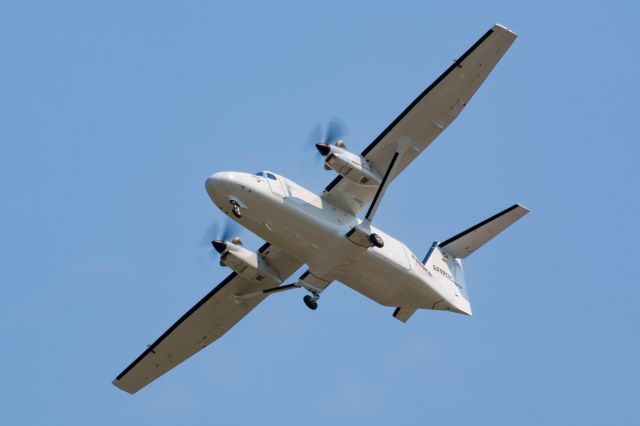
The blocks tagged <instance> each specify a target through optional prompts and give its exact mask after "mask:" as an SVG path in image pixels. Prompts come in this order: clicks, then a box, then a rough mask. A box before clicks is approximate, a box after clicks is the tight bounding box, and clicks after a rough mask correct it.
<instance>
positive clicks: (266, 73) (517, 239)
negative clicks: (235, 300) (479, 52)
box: [0, 1, 640, 425]
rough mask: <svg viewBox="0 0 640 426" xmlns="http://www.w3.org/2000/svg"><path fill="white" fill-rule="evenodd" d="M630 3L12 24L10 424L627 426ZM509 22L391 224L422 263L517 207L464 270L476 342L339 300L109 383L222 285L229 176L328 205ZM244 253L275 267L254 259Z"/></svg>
mask: <svg viewBox="0 0 640 426" xmlns="http://www.w3.org/2000/svg"><path fill="white" fill-rule="evenodd" d="M639 18H640V13H639V12H638V7H637V6H636V5H635V2H632V1H629V2H621V1H609V2H589V1H586V2H556V1H551V2H544V1H538V2H514V1H503V2H500V1H484V2H462V3H461V2H449V3H446V2H445V3H443V2H437V3H428V2H372V1H366V2H359V3H355V2H354V3H348V4H345V3H343V2H330V1H325V2H315V3H309V4H301V2H290V3H280V2H278V3H271V2H229V3H222V2H221V3H216V2H205V1H193V2H171V1H165V2H161V1H139V2H114V1H110V2H93V3H90V2H83V1H78V2H62V1H60V2H30V1H20V2H8V1H5V2H2V3H0V58H1V59H0V60H1V62H0V64H1V65H0V117H1V124H0V144H1V151H0V191H1V192H0V196H1V200H2V208H1V210H0V236H1V238H0V283H1V286H2V287H1V289H2V295H1V296H0V339H1V342H2V351H1V353H0V361H1V362H0V372H1V377H2V386H1V387H0V423H2V424H7V425H9V424H12V425H21V424H65V425H85V424H95V425H116V424H118V425H119V424H141V425H165V424H167V425H175V424H194V423H198V424H247V425H250V424H258V423H260V424H309V425H326V424H347V423H348V424H367V425H377V424H379V425H388V424H444V425H449V424H450V425H457V424H472V423H473V424H492V425H495V424H501V425H511V424H519V425H539V424H562V423H567V424H584V425H602V424H614V423H619V422H620V423H621V422H625V423H626V424H634V423H635V424H637V423H638V422H640V417H639V415H638V408H637V407H638V403H639V402H640V401H639V400H638V395H640V390H639V388H638V380H639V379H640V377H639V369H638V365H637V363H638V358H639V356H640V353H639V352H640V350H639V343H638V336H639V335H640V327H639V326H640V322H639V320H638V316H637V314H636V311H637V300H638V297H639V296H640V290H639V286H638V284H639V283H638V279H637V274H636V265H637V261H636V255H635V252H636V250H637V244H638V237H639V232H638V224H637V223H638V222H637V218H638V216H639V214H640V203H639V202H638V185H639V184H640V179H639V176H640V174H639V172H638V170H637V168H636V167H637V166H636V163H637V158H638V156H639V154H640V149H639V148H638V146H639V137H638V136H639V135H638V107H637V104H636V102H637V99H638V95H639V94H640V93H639V90H638V75H640V66H639V63H640V62H639V59H638V41H639V40H638V39H639V37H638V34H637V29H636V27H637V23H638V20H639ZM494 22H500V23H502V24H504V25H507V26H509V27H510V28H512V29H513V30H514V31H515V32H516V33H518V34H519V38H518V39H517V40H516V42H515V43H514V45H513V46H512V48H511V49H510V50H509V52H508V53H507V54H506V55H505V57H504V58H503V60H502V61H501V62H500V63H499V64H498V66H497V68H496V69H495V71H494V73H493V74H492V75H491V76H490V77H489V79H488V80H487V81H486V83H485V84H484V85H483V86H482V87H481V89H480V90H479V92H478V93H477V94H476V96H475V97H474V98H473V100H472V101H471V102H470V103H469V105H468V107H467V108H466V109H465V111H464V112H463V113H462V114H461V116H460V117H459V118H458V120H457V121H456V122H454V123H453V124H452V125H451V126H450V127H449V128H448V129H447V130H446V132H444V134H443V135H442V136H441V137H440V138H439V139H438V140H437V141H436V142H435V143H434V144H433V145H431V146H430V147H429V149H428V150H427V151H425V152H424V153H423V155H422V156H421V157H420V158H419V159H418V160H417V161H415V162H414V163H413V164H412V165H411V167H410V168H409V169H408V170H406V172H405V173H403V175H402V176H401V177H400V178H398V179H397V180H396V181H395V182H394V183H393V185H392V186H391V188H390V189H389V191H388V192H387V195H386V197H385V199H384V201H383V203H382V206H381V208H380V209H379V210H378V214H377V216H376V219H375V222H376V223H375V224H376V225H377V226H379V227H381V228H382V229H384V230H385V231H386V232H389V233H391V234H392V235H395V236H396V237H397V238H399V239H401V240H403V241H405V242H406V244H407V245H408V246H409V247H410V248H411V249H412V250H414V251H415V252H416V254H417V255H418V256H421V255H423V254H424V253H425V251H426V250H427V249H428V247H429V245H430V244H431V242H432V241H433V240H435V239H439V240H442V239H445V238H447V237H449V236H451V235H453V234H454V233H456V232H458V231H460V230H462V229H465V228H467V227H468V226H470V225H473V224H474V223H476V222H478V221H480V220H482V219H484V218H486V217H488V216H490V215H492V214H494V213H495V212H497V211H499V210H502V209H503V208H506V207H508V206H509V205H511V204H512V203H514V202H520V203H522V204H524V205H526V206H527V207H529V208H530V209H531V210H532V212H531V213H530V214H529V215H527V216H526V217H525V218H524V219H523V220H521V221H520V222H518V223H517V224H516V225H514V226H513V227H512V228H510V229H509V230H508V231H507V232H505V233H504V234H502V235H500V237H499V238H497V239H496V240H494V241H492V242H491V243H490V244H488V245H487V246H486V247H484V248H482V249H481V250H480V251H478V252H477V253H476V254H474V255H473V256H472V257H470V258H469V259H468V261H467V262H466V263H465V266H466V275H467V283H468V284H469V289H470V290H469V291H470V294H471V300H472V307H473V310H474V316H473V317H471V318H469V317H465V316H462V315H453V314H447V313H443V312H432V311H421V312H418V313H417V314H415V315H414V316H413V317H412V318H411V320H410V321H409V322H408V323H407V324H402V323H400V322H399V321H396V320H395V319H393V318H392V317H391V314H392V311H393V309H391V308H384V307H382V306H379V305H377V304H376V303H374V302H372V301H370V300H367V299H366V298H364V297H362V296H360V295H359V294H357V293H355V292H353V291H352V290H350V289H348V288H347V287H345V286H343V285H341V284H339V283H334V284H333V285H332V286H331V287H330V288H329V289H328V290H327V291H326V292H325V294H324V295H323V297H322V300H321V303H320V308H319V309H318V310H317V311H316V312H311V311H309V310H308V309H307V308H306V307H305V306H304V305H303V304H302V302H301V300H300V299H301V297H302V292H300V291H297V292H289V293H284V294H280V295H277V296H274V297H271V298H269V299H268V300H267V301H266V302H265V303H263V304H261V305H260V306H259V307H258V308H257V309H256V310H255V311H254V312H253V313H252V314H251V315H250V316H249V317H247V318H246V319H245V320H243V321H242V322H241V323H240V324H239V325H238V326H237V327H236V328H234V329H233V331H232V332H230V333H228V334H227V335H226V336H225V337H223V338H222V339H221V340H220V341H218V342H217V343H216V344H215V345H213V346H212V347H209V348H208V349H207V350H205V351H202V352H201V353H199V354H197V355H196V356H195V357H194V358H192V359H190V360H189V361H188V362H186V363H185V364H183V365H181V366H180V367H178V368H176V369H175V370H173V371H172V372H170V373H169V374H167V375H166V376H164V377H162V378H161V379H159V380H158V381H157V382H155V383H153V384H152V385H151V386H149V387H148V388H145V389H144V390H142V391H141V392H139V393H138V394H136V395H135V396H131V395H128V394H126V393H124V392H122V391H120V390H118V389H117V388H115V387H114V386H113V385H111V380H112V379H113V378H114V377H115V376H116V375H117V374H118V373H119V372H120V371H121V370H122V369H123V368H124V367H125V366H126V365H128V364H129V362H131V361H132V360H133V359H134V358H135V357H136V356H138V354H139V353H140V352H142V351H143V350H144V349H145V347H146V345H147V344H149V343H151V342H153V340H155V339H156V338H157V337H158V336H159V335H160V334H161V333H162V332H163V331H164V330H165V329H166V328H168V326H169V325H171V324H172V323H173V322H174V321H175V320H176V319H177V318H178V317H179V316H180V315H182V313H184V312H185V311H186V310H187V309H188V308H190V307H191V306H192V305H193V304H194V303H195V302H196V301H197V300H199V299H200V298H201V297H202V296H203V295H204V294H206V293H207V292H208V291H209V290H210V289H211V288H212V287H213V286H215V285H216V284H217V283H218V282H219V281H220V280H222V278H223V277H225V276H226V275H227V274H228V270H225V269H223V268H221V267H220V266H219V265H218V262H217V258H216V257H215V256H213V255H212V254H211V250H210V249H209V248H206V247H203V246H202V244H201V242H202V238H203V235H204V233H205V231H206V229H207V228H208V226H209V224H210V223H211V222H212V221H214V220H219V219H221V218H222V214H221V213H220V212H219V211H217V209H216V207H215V206H214V205H213V204H212V203H211V201H210V200H209V198H208V197H207V194H206V192H205V190H204V185H203V184H204V180H205V178H206V177H207V175H209V174H210V173H212V172H214V171H221V170H243V171H249V172H253V171H256V170H262V169H271V170H273V171H276V172H278V173H280V174H283V175H285V176H287V177H289V178H291V179H293V180H294V181H296V182H298V183H300V184H302V185H304V186H306V187H308V188H310V189H312V190H314V191H317V192H319V191H320V190H321V189H322V188H323V187H324V186H325V185H326V184H327V183H328V182H329V181H330V180H331V179H332V178H333V174H332V172H327V171H324V170H323V169H322V167H321V164H320V163H319V162H318V161H317V159H316V158H315V157H314V156H313V155H312V153H311V152H310V151H308V150H305V148H304V144H305V140H306V138H307V136H308V134H309V132H310V131H311V129H312V128H313V127H314V126H315V125H316V124H318V123H322V122H326V120H328V119H329V118H330V117H333V116H337V117H340V118H342V119H343V120H344V121H345V122H346V123H348V128H349V133H348V136H347V138H346V142H347V146H348V147H349V148H351V149H353V150H354V151H356V152H360V151H361V150H362V149H363V148H364V147H365V146H366V145H368V144H369V143H370V141H371V140H373V139H374V138H375V137H376V136H377V135H378V134H379V133H380V132H381V131H382V130H383V129H384V127H386V126H387V124H388V123H390V122H391V121H392V120H393V119H394V118H395V117H396V116H397V115H398V114H399V113H400V112H401V111H402V110H403V108H404V107H405V106H406V105H408V104H409V103H410V102H411V101H412V100H413V99H414V98H415V97H416V96H417V95H418V93H419V92H420V91H422V90H423V89H424V88H425V87H426V86H427V85H428V84H430V83H431V82H432V81H433V80H435V78H436V77H437V76H438V75H440V73H441V72H442V71H444V70H445V69H446V68H447V67H448V66H449V65H450V64H451V61H452V60H453V59H455V58H456V57H458V56H459V55H461V54H462V53H463V52H464V51H465V50H466V49H467V48H468V47H469V46H471V44H472V43H473V42H475V41H476V40H477V39H478V38H479V37H480V36H481V35H482V34H484V32H485V31H486V30H487V29H488V28H490V26H491V25H492V24H493V23H494ZM243 238H244V240H245V243H246V245H247V246H248V247H250V248H257V247H258V246H259V245H260V244H261V241H259V240H258V239H257V238H255V237H252V236H251V235H250V233H249V232H245V233H244V234H243Z"/></svg>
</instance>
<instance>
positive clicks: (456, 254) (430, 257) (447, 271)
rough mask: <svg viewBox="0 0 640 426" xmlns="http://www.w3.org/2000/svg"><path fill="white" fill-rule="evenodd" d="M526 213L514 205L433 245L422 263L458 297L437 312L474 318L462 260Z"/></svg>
mask: <svg viewBox="0 0 640 426" xmlns="http://www.w3.org/2000/svg"><path fill="white" fill-rule="evenodd" d="M527 213H529V210H528V209H527V208H525V207H523V206H521V205H520V204H515V205H513V206H511V207H509V208H508V209H506V210H503V211H501V212H500V213H498V214H496V215H494V216H491V217H490V218H489V219H486V220H483V221H482V222H480V223H478V224H477V225H475V226H472V227H471V228H469V229H467V230H466V231H463V232H461V233H459V234H457V235H455V236H454V237H451V238H449V239H448V240H446V241H444V242H442V243H438V242H437V241H436V242H434V243H433V245H432V246H431V248H430V249H429V252H428V253H427V255H426V256H425V258H424V261H423V263H424V264H425V266H426V267H427V270H428V271H429V273H430V274H431V275H432V276H435V277H436V279H438V280H440V281H441V282H444V283H447V284H448V285H452V286H455V287H451V288H452V289H453V293H454V294H455V298H454V301H455V303H454V304H453V305H454V306H453V307H450V306H449V307H439V306H437V305H436V306H434V309H447V310H454V311H457V312H459V313H463V314H467V315H471V304H470V302H469V294H468V293H467V285H466V282H465V278H464V271H463V269H462V259H464V258H466V257H467V256H469V255H470V254H471V253H473V252H474V251H476V250H477V249H479V248H480V247H482V246H483V245H484V244H485V243H487V242H488V241H489V240H491V239H492V238H493V237H495V236H496V235H498V234H499V233H500V232H502V231H504V230H505V229H507V228H508V227H509V226H510V225H512V224H513V223H514V222H516V221H517V220H518V219H520V218H521V217H522V216H524V215H525V214H527Z"/></svg>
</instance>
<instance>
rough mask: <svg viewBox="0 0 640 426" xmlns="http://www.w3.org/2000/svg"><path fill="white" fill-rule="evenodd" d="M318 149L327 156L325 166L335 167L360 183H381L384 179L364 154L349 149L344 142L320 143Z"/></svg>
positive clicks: (317, 145)
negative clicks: (333, 143)
mask: <svg viewBox="0 0 640 426" xmlns="http://www.w3.org/2000/svg"><path fill="white" fill-rule="evenodd" d="M316 149H317V150H318V152H320V154H322V155H324V157H325V159H324V164H325V168H327V169H333V170H335V171H336V172H337V173H338V174H340V175H341V176H343V177H345V178H347V179H349V180H352V181H354V182H356V183H357V184H359V185H364V186H379V185H380V182H381V181H382V179H381V178H380V175H379V174H378V172H376V170H375V169H374V168H373V166H372V165H371V163H369V161H368V160H367V159H366V158H364V157H363V156H361V155H358V154H354V153H352V152H349V151H347V150H346V149H345V148H344V142H342V141H338V142H337V143H336V144H335V145H330V144H325V143H318V144H316Z"/></svg>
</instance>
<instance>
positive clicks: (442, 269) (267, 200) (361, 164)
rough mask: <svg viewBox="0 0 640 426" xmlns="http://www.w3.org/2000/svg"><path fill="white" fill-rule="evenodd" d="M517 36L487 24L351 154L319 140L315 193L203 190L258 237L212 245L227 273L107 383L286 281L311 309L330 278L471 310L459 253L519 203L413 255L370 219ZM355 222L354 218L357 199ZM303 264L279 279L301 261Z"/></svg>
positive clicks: (142, 377) (399, 298) (157, 362)
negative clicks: (254, 242)
mask: <svg viewBox="0 0 640 426" xmlns="http://www.w3.org/2000/svg"><path fill="white" fill-rule="evenodd" d="M515 38H516V35H515V34H514V33H512V32H511V31H509V30H508V29H507V28H505V27H503V26H500V25H494V26H493V27H492V28H491V29H490V30H489V31H487V32H486V33H485V34H484V35H483V36H482V37H480V39H479V40H478V41H477V42H476V43H474V44H473V46H471V48H470V49H469V50H467V51H466V52H465V53H464V54H463V55H462V56H461V57H460V58H459V59H458V60H456V61H455V62H454V63H453V64H452V65H451V66H450V67H449V68H448V69H447V70H446V71H445V72H444V73H443V74H442V75H441V76H440V77H439V78H438V79H437V80H436V81H435V82H434V83H433V84H431V85H430V86H429V87H428V88H427V89H426V90H425V91H424V92H422V93H421V94H420V95H419V96H418V97H417V99H415V100H414V101H413V102H412V103H411V104H410V105H409V106H408V107H407V108H406V109H405V110H404V111H403V112H402V114H400V116H398V118H396V119H395V120H394V121H393V122H392V123H391V124H390V125H389V126H388V127H387V128H386V129H385V130H384V131H383V132H382V133H381V134H380V136H378V137H377V138H376V139H375V140H374V141H373V142H372V143H371V144H370V145H369V146H368V147H367V148H365V149H364V151H362V153H361V154H360V155H358V154H355V153H352V152H350V151H348V150H347V149H346V147H345V145H344V143H343V142H342V141H338V142H337V143H335V144H330V143H326V142H329V141H324V142H325V143H318V144H317V145H316V147H317V149H318V151H319V152H320V153H321V154H322V155H323V156H325V168H327V169H331V170H334V171H335V172H337V174H338V176H337V177H336V178H335V179H334V180H333V181H332V182H331V183H330V184H329V185H328V186H327V187H326V188H325V190H324V191H323V192H322V194H321V195H319V196H318V195H316V194H314V193H312V192H310V191H308V190H307V189H305V188H303V187H301V186H300V185H297V184H296V183H295V182H293V181H291V180H290V179H287V178H285V177H283V176H280V175H277V174H276V173H273V172H269V171H264V172H260V173H256V174H249V173H240V172H221V173H215V174H213V175H211V176H210V177H209V178H208V179H207V180H206V184H205V186H206V190H207V192H208V194H209V196H210V197H211V199H212V200H213V202H214V203H215V204H216V206H218V207H219V208H220V209H221V210H222V211H223V212H224V213H225V214H226V215H227V216H229V217H231V218H232V219H234V220H236V221H237V222H239V223H240V224H241V225H242V226H244V227H245V228H248V229H250V230H251V231H252V232H254V233H255V234H256V235H258V236H260V237H261V238H263V239H264V240H266V241H268V242H267V243H265V244H264V245H263V246H262V247H260V249H259V250H258V251H257V252H253V251H250V250H248V249H246V248H244V247H243V246H242V245H240V244H239V239H235V238H234V239H233V240H232V241H225V240H224V239H221V240H216V241H212V244H213V246H214V248H215V250H216V251H218V252H219V253H220V254H221V257H220V263H221V264H222V265H225V266H228V267H229V268H231V269H232V270H233V272H232V273H231V274H230V275H229V276H228V277H227V278H225V279H224V280H223V281H222V282H221V283H220V284H219V285H218V286H217V287H215V288H214V289H213V290H211V291H210V292H209V294H207V295H206V296H205V297H204V298H203V299H202V300H200V301H199V302H198V303H197V304H196V305H195V306H194V307H192V308H191V309H190V310H189V311H188V312H187V313H186V314H184V315H183V316H182V317H181V318H180V319H179V320H178V321H177V322H176V323H175V324H173V325H172V326H171V327H170V328H169V329H168V330H167V331H166V332H165V333H164V334H162V336H160V337H159V338H158V339H157V340H156V341H155V342H154V343H153V344H152V345H150V346H149V347H148V348H147V349H146V350H145V351H144V352H143V353H142V354H141V355H140V356H139V357H138V358H137V359H136V360H135V361H133V362H132V363H131V364H130V365H129V366H128V367H127V368H125V369H124V371H122V373H120V374H119V375H118V376H117V377H116V379H115V380H114V381H113V384H114V385H116V386H117V387H119V388H120V389H122V390H124V391H126V392H129V393H135V392H137V391H138V390H140V389H141V388H142V387H144V386H146V385H148V384H149V383H150V382H152V381H153V380H155V379H157V378H158V377H160V376H161V375H163V374H164V373H166V372H167V371H169V370H170V369H172V368H173V367H175V366H176V365H178V364H180V363H181V362H182V361H184V360H185V359H187V358H189V357H190V356H191V355H193V354H195V353H196V352H198V351H200V350H201V349H203V348H205V347H207V346H208V345H210V344H211V343H212V342H214V341H215V340H217V339H218V338H220V337H221V336H222V335H224V334H225V333H226V332H227V331H229V330H230V329H231V327H233V326H234V325H235V324H236V323H237V322H238V321H240V320H241V319H242V318H243V317H244V316H245V315H247V314H248V313H249V312H250V311H251V310H252V309H253V308H255V307H256V305H258V303H260V302H262V301H263V300H264V299H265V298H266V297H267V296H268V295H270V294H274V293H277V292H281V291H286V290H291V289H295V288H303V289H305V290H307V291H308V292H309V294H308V295H306V296H304V299H303V300H304V303H305V304H306V305H307V306H308V307H309V308H311V309H316V308H317V306H318V304H317V303H318V298H319V297H320V295H321V294H322V291H323V290H324V289H325V288H327V286H328V285H329V284H330V283H332V282H333V281H340V282H342V283H343V284H345V285H347V286H349V287H351V288H352V289H354V290H356V291H358V292H359V293H361V294H363V295H364V296H366V297H368V298H370V299H372V300H374V301H376V302H378V303H379V304H381V305H383V306H390V307H394V308H395V310H394V312H393V316H394V317H395V318H397V319H399V320H400V321H403V322H406V321H407V320H408V319H409V318H410V317H411V315H413V313H414V312H415V311H416V310H418V309H435V310H445V311H451V312H457V313H461V314H466V315H471V306H470V304H469V298H468V296H467V291H466V286H465V278H464V274H463V271H462V259H464V258H466V257H467V256H469V255H470V254H471V253H473V252H474V251H475V250H477V249H478V248H479V247H481V246H482V245H483V244H484V243H486V242H487V241H489V240H490V239H491V238H493V237H494V236H496V235H497V234H498V233H500V232H501V231H503V230H504V229H505V228H507V227H508V226H509V225H511V224H513V223H514V222H515V221H516V220H518V219H520V218H521V217H522V216H524V215H525V214H526V213H527V212H528V210H527V209H526V208H524V207H522V206H521V205H519V204H516V205H513V206H511V207H509V208H508V209H506V210H503V211H502V212H500V213H498V214H496V215H494V216H492V217H490V218H489V219H486V220H484V221H482V222H480V223H478V224H477V225H475V226H473V227H471V228H469V229H467V230H466V231H463V232H461V233H459V234H457V235H455V236H453V237H451V238H449V239H447V240H445V241H444V242H437V241H436V242H434V243H433V245H432V246H431V248H430V249H429V250H428V252H427V254H426V256H424V258H423V259H422V260H420V259H419V258H418V257H417V256H416V255H415V254H414V253H412V252H411V250H409V248H407V246H405V245H404V244H403V243H402V242H400V241H398V240H396V239H395V238H393V237H391V236H390V235H388V234H386V233H384V232H383V231H382V230H380V229H378V228H376V227H375V226H373V224H372V222H373V218H374V215H375V213H376V211H377V209H378V206H379V205H380V201H381V200H382V197H383V195H384V193H385V191H386V189H387V188H388V186H389V184H390V183H391V182H392V181H393V179H394V178H396V177H397V176H398V175H399V174H400V172H402V170H404V169H405V168H406V167H407V166H408V165H409V164H410V163H411V162H412V161H413V160H414V159H415V158H416V157H417V156H418V155H419V154H420V153H421V152H422V151H423V150H424V149H425V148H426V147H427V146H429V144H430V143H431V142H432V141H433V140H434V139H435V138H436V137H437V136H438V135H439V134H440V133H441V132H442V131H443V130H444V129H445V128H446V127H447V126H448V125H449V124H450V123H451V122H452V121H453V120H454V119H455V118H456V117H457V116H458V114H459V113H460V111H462V109H463V108H464V107H465V106H466V105H467V102H469V100H470V99H471V97H472V96H473V94H474V93H475V92H476V90H477V89H478V87H480V85H481V84H482V82H483V81H484V80H485V78H486V77H487V76H488V75H489V73H490V72H491V70H492V69H493V67H494V66H495V65H496V63H497V62H498V61H499V60H500V58H501V57H502V56H503V54H504V53H505V52H506V50H507V49H508V48H509V46H510V45H511V43H512V42H513V41H514V40H515ZM367 206H368V209H367V211H366V214H365V216H364V219H360V218H359V217H358V214H359V213H360V212H361V210H362V209H363V208H364V207H367ZM303 265H306V267H307V269H306V272H304V273H303V274H302V275H301V276H300V277H299V278H298V279H297V280H296V281H295V282H293V283H290V284H285V283H286V282H287V280H288V279H289V277H290V276H291V275H292V274H293V273H294V272H295V271H297V270H298V269H299V268H300V267H302V266H303Z"/></svg>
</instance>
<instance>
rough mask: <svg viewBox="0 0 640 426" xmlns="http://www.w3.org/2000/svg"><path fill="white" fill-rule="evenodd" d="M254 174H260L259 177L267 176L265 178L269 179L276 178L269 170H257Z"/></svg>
mask: <svg viewBox="0 0 640 426" xmlns="http://www.w3.org/2000/svg"><path fill="white" fill-rule="evenodd" d="M254 175H256V176H260V177H263V178H267V179H271V180H277V178H276V177H275V175H273V173H269V172H258V173H254Z"/></svg>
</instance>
